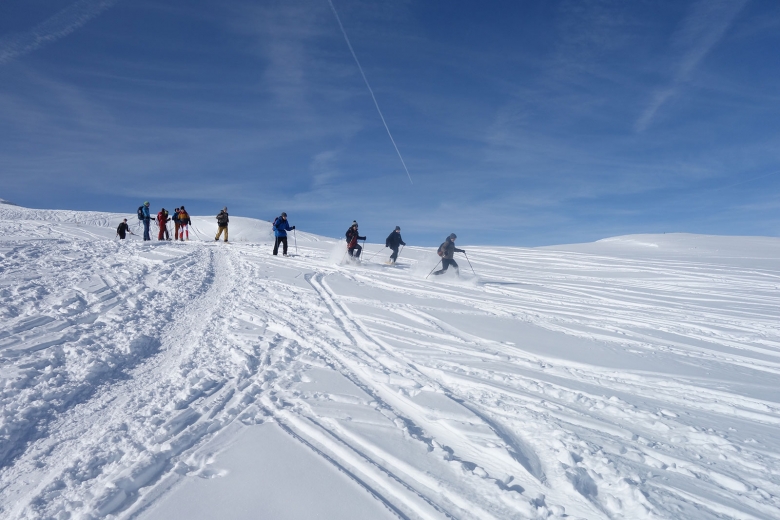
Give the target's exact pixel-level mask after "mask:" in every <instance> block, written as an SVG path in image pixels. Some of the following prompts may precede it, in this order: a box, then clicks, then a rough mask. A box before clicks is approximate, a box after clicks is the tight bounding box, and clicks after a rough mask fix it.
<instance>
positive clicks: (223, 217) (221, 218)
mask: <svg viewBox="0 0 780 520" xmlns="http://www.w3.org/2000/svg"><path fill="white" fill-rule="evenodd" d="M227 217H228V216H227V213H225V212H224V211H220V212H219V215H217V224H219V225H220V226H225V225H227Z"/></svg>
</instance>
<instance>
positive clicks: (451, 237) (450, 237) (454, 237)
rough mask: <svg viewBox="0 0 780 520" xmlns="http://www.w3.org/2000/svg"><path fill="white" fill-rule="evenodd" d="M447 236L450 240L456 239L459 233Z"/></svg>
mask: <svg viewBox="0 0 780 520" xmlns="http://www.w3.org/2000/svg"><path fill="white" fill-rule="evenodd" d="M447 238H449V239H450V240H455V239H456V238H458V235H456V234H455V233H450V236H448V237H447Z"/></svg>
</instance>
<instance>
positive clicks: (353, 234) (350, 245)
mask: <svg viewBox="0 0 780 520" xmlns="http://www.w3.org/2000/svg"><path fill="white" fill-rule="evenodd" d="M346 237H347V250H348V251H349V256H350V257H352V258H360V253H361V252H362V251H363V248H362V247H360V244H358V240H365V239H366V237H361V236H360V233H358V223H357V221H356V220H353V221H352V226H350V228H349V229H348V230H347V232H346ZM355 251H357V253H355Z"/></svg>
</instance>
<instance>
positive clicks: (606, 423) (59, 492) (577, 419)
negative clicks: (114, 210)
mask: <svg viewBox="0 0 780 520" xmlns="http://www.w3.org/2000/svg"><path fill="white" fill-rule="evenodd" d="M123 217H126V218H128V221H129V222H130V223H131V226H135V225H136V223H137V219H135V216H134V215H119V214H109V213H97V212H74V211H53V210H52V211H44V210H31V209H26V208H20V207H17V206H11V205H7V204H4V205H2V206H0V317H2V319H0V356H2V357H0V377H1V378H2V380H1V381H0V389H1V391H0V399H1V400H2V416H1V417H0V421H1V422H0V516H2V517H3V518H97V517H108V518H143V519H158V518H173V517H180V518H215V517H223V518H258V517H265V518H310V517H313V516H317V515H319V516H320V517H326V518H447V517H454V518H502V519H503V518H548V517H568V518H766V519H769V518H778V517H780V498H778V497H780V474H778V472H777V470H776V466H777V463H778V460H780V436H778V435H777V431H778V427H779V426H780V391H778V390H780V377H778V376H780V320H778V316H780V262H778V258H780V240H778V239H774V238H751V237H707V236H697V235H643V236H631V237H617V238H614V239H608V240H604V241H599V242H596V243H593V244H578V245H571V246H559V247H547V248H536V249H526V248H511V247H479V248H469V247H468V246H467V245H462V244H459V247H464V248H465V249H467V250H468V252H469V257H470V259H471V260H472V263H473V265H474V269H475V270H476V272H477V274H478V275H479V276H474V275H470V276H469V274H468V273H467V272H466V271H467V265H466V266H465V267H466V269H464V265H463V264H465V262H463V263H462V264H461V268H462V274H463V277H462V278H460V279H458V278H456V277H455V276H454V274H448V275H446V276H443V277H441V278H437V279H428V280H426V279H425V278H424V276H425V274H426V273H427V272H428V271H429V270H430V269H431V268H432V267H433V265H434V264H435V263H436V261H437V260H438V257H437V256H436V254H435V248H434V247H431V248H421V247H407V248H405V249H404V251H403V253H402V256H401V258H400V261H399V264H398V265H397V266H392V267H391V266H386V265H384V264H383V262H384V261H385V260H386V258H387V256H389V253H387V254H384V253H382V254H379V255H377V256H376V257H375V258H374V260H373V261H371V262H367V261H366V262H364V263H363V264H362V265H358V266H351V265H350V266H342V265H338V264H337V263H334V261H332V260H331V256H333V255H332V251H333V250H334V248H337V247H338V246H337V245H336V244H337V243H338V241H336V240H332V239H327V238H324V237H318V236H315V235H311V234H308V233H303V232H299V233H297V235H296V238H297V245H298V251H297V255H295V256H292V257H289V258H282V257H274V256H272V255H271V247H272V237H271V233H270V224H269V223H268V222H263V221H258V220H254V219H242V218H239V217H231V224H230V239H231V242H233V243H231V244H223V243H221V242H220V243H215V242H214V241H213V236H212V233H214V232H215V231H216V225H215V221H214V217H193V224H194V226H193V228H194V233H193V235H192V239H191V240H190V241H189V242H183V243H182V242H179V243H173V242H156V241H155V242H151V243H143V242H141V241H139V240H138V238H137V237H132V236H131V237H130V239H128V240H126V241H124V242H120V241H119V240H117V239H116V238H115V237H114V234H115V229H116V226H117V225H118V223H119V222H120V221H121V219H122V218H123ZM292 223H293V224H298V225H299V226H301V227H305V223H301V222H295V219H294V218H293V219H292ZM134 231H135V228H134ZM380 231H382V230H376V232H375V233H372V234H376V233H379V234H380V235H381V234H382V233H381V232H380ZM135 232H137V231H135ZM290 248H291V252H292V253H295V249H294V242H293V241H292V240H291V244H290ZM380 248H381V246H380V245H370V244H369V245H368V247H367V248H366V249H367V251H366V257H368V256H370V255H371V254H373V253H374V252H376V251H378V250H379V249H380ZM336 256H338V255H336Z"/></svg>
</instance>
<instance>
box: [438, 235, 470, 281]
mask: <svg viewBox="0 0 780 520" xmlns="http://www.w3.org/2000/svg"><path fill="white" fill-rule="evenodd" d="M456 238H458V237H457V235H455V233H450V236H448V237H447V240H445V241H444V242H443V243H442V245H440V246H439V250H438V251H437V253H438V254H439V256H440V257H441V269H439V270H438V271H436V272H435V273H433V274H435V275H439V274H444V272H445V271H446V270H447V268H448V267H449V266H452V267H454V268H455V274H456V275H458V276H460V269H458V263H457V262H455V260H454V259H453V258H452V257H453V256H454V255H455V253H465V252H466V251H464V250H463V249H458V248H457V247H455V239H456Z"/></svg>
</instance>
